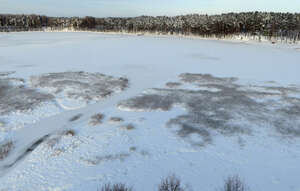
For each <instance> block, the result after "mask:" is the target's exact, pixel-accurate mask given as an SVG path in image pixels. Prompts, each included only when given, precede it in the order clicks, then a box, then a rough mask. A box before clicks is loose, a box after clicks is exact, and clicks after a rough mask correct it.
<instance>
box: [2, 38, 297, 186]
mask: <svg viewBox="0 0 300 191" xmlns="http://www.w3.org/2000/svg"><path fill="white" fill-rule="evenodd" d="M297 46H298V45H283V44H266V43H244V42H230V41H217V40H201V39H189V38H181V37H163V36H161V37H160V36H158V37H151V36H132V35H112V34H98V33H84V32H80V33H72V32H68V33H47V32H32V33H30V32H29V33H0V96H1V97H0V101H1V103H0V151H2V152H3V153H8V155H7V156H6V154H5V155H3V159H2V158H1V157H0V175H1V176H0V190H1V191H2V190H3V191H21V190H22V191H31V190H45V191H46V190H47V191H48V190H49V191H50V190H57V191H71V190H72V191H80V190H95V191H96V190H97V189H98V188H99V187H101V186H102V185H103V184H106V183H109V182H111V183H116V182H123V183H126V184H128V185H132V186H133V187H134V188H135V189H136V190H145V191H148V190H149V191H150V190H156V189H157V185H158V184H159V183H160V180H161V178H162V177H165V176H167V175H169V174H172V173H175V174H177V175H178V176H179V177H180V178H181V179H182V181H183V182H184V183H187V184H189V185H190V186H191V187H192V188H193V189H194V190H203V191H210V190H215V189H218V188H220V187H222V184H223V180H224V179H225V178H226V177H227V176H230V175H235V174H238V175H239V176H241V177H242V178H243V179H244V180H245V181H246V183H247V184H248V186H249V187H250V189H251V190H255V191H264V190H274V191H277V190H278V191H281V190H286V191H299V190H300V183H299V180H298V179H299V177H300V173H299V172H300V165H299V159H300V99H299V98H300V77H299V71H300V65H299V60H300V52H299V51H298V50H297V49H298V48H299V47H297ZM127 79H128V81H127ZM127 83H128V84H127ZM127 86H128V87H127ZM107 92H109V94H107ZM103 95H104V96H103ZM98 96H99V97H98ZM7 145H10V146H9V149H8V146H7ZM0 154H1V152H0Z"/></svg>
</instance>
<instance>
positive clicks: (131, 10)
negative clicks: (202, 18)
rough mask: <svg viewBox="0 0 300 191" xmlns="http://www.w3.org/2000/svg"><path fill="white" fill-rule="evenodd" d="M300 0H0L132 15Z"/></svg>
mask: <svg viewBox="0 0 300 191" xmlns="http://www.w3.org/2000/svg"><path fill="white" fill-rule="evenodd" d="M299 7H300V0H0V13H11V14H43V15H48V16H95V17H107V16H112V17H132V16H140V15H151V16H158V15H167V16H174V15H181V14H190V13H199V14H218V13H227V12H244V11H274V12H300V9H299Z"/></svg>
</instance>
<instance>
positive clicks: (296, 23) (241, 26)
mask: <svg viewBox="0 0 300 191" xmlns="http://www.w3.org/2000/svg"><path fill="white" fill-rule="evenodd" d="M45 29H47V30H66V29H70V30H74V31H100V32H127V33H155V34H169V35H173V34H179V35H196V36H201V37H217V38H226V37H227V36H230V35H246V36H258V37H267V38H270V39H271V38H277V39H278V38H279V39H289V40H291V41H293V42H297V41H299V40H300V13H274V12H245V13H226V14H220V15H200V14H190V15H181V16H174V17H168V16H157V17H153V16H139V17H126V18H124V17H119V18H118V17H107V18H95V17H90V16H87V17H83V18H80V17H69V18H68V17H47V16H43V15H7V14H6V15H5V14H2V15H1V14H0V31H1V32H16V31H43V30H45Z"/></svg>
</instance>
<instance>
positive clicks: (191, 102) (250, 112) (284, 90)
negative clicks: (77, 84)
mask: <svg viewBox="0 0 300 191" xmlns="http://www.w3.org/2000/svg"><path fill="white" fill-rule="evenodd" d="M179 77H180V80H181V81H182V82H183V83H187V84H194V85H195V86H196V87H198V89H197V88H196V89H195V90H188V89H184V88H183V89H158V88H155V89H152V90H148V91H146V92H145V93H143V94H142V95H140V96H137V97H133V98H131V99H128V100H125V101H123V102H121V103H120V104H119V108H121V109H126V110H135V111H149V110H162V111H168V110H171V108H172V107H173V106H176V105H177V106H178V105H181V106H183V107H184V108H186V109H187V113H186V114H184V115H180V116H177V117H175V118H172V119H170V120H169V121H168V123H167V127H170V128H176V129H177V130H176V132H177V134H178V136H180V137H182V138H185V139H188V140H189V141H190V142H192V143H193V144H195V145H199V146H203V145H206V144H208V143H212V142H213V137H214V135H216V133H217V134H222V135H226V136H232V135H239V134H246V135H251V134H252V132H253V131H255V130H257V129H256V128H255V127H257V128H258V127H260V126H266V125H265V124H268V125H269V126H271V127H272V129H274V130H276V131H277V133H280V134H281V135H284V136H289V137H298V136H300V115H299V114H300V99H298V98H291V97H289V93H294V94H299V93H300V90H299V89H298V88H297V87H292V86H291V87H270V86H260V89H257V86H253V85H242V84H238V83H237V82H236V81H237V80H238V79H237V78H218V77H214V76H212V75H208V74H190V73H185V74H181V75H180V76H179ZM201 87H206V88H208V89H207V90H202V89H201ZM210 88H217V89H219V91H217V92H216V91H210V90H209V89H210ZM274 90H276V92H274ZM195 135H198V137H199V138H196V139H195Z"/></svg>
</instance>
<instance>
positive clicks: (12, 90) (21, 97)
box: [0, 78, 53, 115]
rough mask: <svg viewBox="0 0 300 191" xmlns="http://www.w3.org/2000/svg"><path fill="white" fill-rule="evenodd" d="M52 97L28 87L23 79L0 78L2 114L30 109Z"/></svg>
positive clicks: (0, 112) (0, 106) (0, 109)
mask: <svg viewBox="0 0 300 191" xmlns="http://www.w3.org/2000/svg"><path fill="white" fill-rule="evenodd" d="M52 99H53V96H52V95H49V94H45V93H40V92H38V91H36V90H34V89H31V88H26V87H25V86H24V80H23V79H17V78H0V115H3V114H8V113H11V112H16V111H28V110H31V109H34V107H36V106H38V105H39V104H41V103H42V102H46V101H51V100H52Z"/></svg>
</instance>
